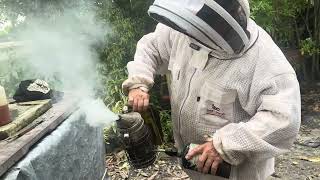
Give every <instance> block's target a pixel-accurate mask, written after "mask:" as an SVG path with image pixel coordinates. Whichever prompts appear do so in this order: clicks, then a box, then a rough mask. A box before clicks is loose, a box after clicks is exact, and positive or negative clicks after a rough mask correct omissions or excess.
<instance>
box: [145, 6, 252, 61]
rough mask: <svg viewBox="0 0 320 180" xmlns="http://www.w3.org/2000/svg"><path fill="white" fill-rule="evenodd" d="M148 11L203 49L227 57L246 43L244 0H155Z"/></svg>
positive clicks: (247, 18)
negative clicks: (219, 52) (205, 48)
mask: <svg viewBox="0 0 320 180" xmlns="http://www.w3.org/2000/svg"><path fill="white" fill-rule="evenodd" d="M148 13H149V15H150V16H151V17H152V18H154V19H155V20H157V21H159V22H160V23H163V24H165V25H167V26H169V27H171V28H173V29H175V30H177V31H180V32H181V33H184V34H186V35H188V36H189V37H191V38H192V39H194V40H196V41H197V42H199V43H201V44H202V45H204V46H206V47H207V48H210V49H213V50H216V51H223V52H224V54H227V55H229V56H230V55H231V56H232V55H237V54H239V53H241V52H242V51H243V50H244V48H245V47H246V46H248V45H249V41H250V40H249V39H250V33H249V32H248V31H247V23H248V21H249V16H250V10H249V3H248V0H155V2H154V3H153V5H152V6H150V8H149V11H148Z"/></svg>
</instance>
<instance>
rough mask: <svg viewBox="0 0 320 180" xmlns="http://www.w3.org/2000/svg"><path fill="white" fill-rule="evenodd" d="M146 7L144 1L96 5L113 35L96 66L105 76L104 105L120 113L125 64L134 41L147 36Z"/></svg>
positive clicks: (123, 102)
mask: <svg viewBox="0 0 320 180" xmlns="http://www.w3.org/2000/svg"><path fill="white" fill-rule="evenodd" d="M147 7H148V4H147V3H146V2H145V1H142V0H140V1H134V2H131V1H123V0H122V1H114V2H110V1H103V2H99V3H98V12H99V17H100V18H101V19H102V20H104V21H106V22H108V23H109V24H110V25H111V30H112V33H110V34H108V35H107V39H108V42H107V44H106V45H105V47H103V48H101V49H100V50H99V51H100V59H101V64H100V66H99V70H100V72H101V73H102V74H103V75H104V77H105V78H104V84H105V85H106V87H105V102H106V103H107V104H109V105H110V106H111V107H113V110H114V111H116V112H119V110H120V107H121V106H122V105H123V104H125V103H126V101H127V99H126V97H125V95H124V94H123V93H122V92H121V84H122V82H123V81H124V80H125V79H126V78H127V73H126V64H127V63H128V62H129V61H131V60H133V56H134V53H135V48H136V43H137V41H138V40H139V39H140V38H141V37H142V36H143V35H144V34H145V33H146V30H145V28H144V27H146V26H152V24H147V23H148V22H150V21H147V20H146V19H147V18H148V17H147V14H146V13H141V9H146V8H147Z"/></svg>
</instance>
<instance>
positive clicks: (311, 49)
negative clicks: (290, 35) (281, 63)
mask: <svg viewBox="0 0 320 180" xmlns="http://www.w3.org/2000/svg"><path fill="white" fill-rule="evenodd" d="M300 45H301V48H300V51H301V54H302V55H306V56H312V55H314V54H318V53H320V48H319V47H317V45H316V42H314V41H313V40H312V39H311V38H307V39H305V40H303V41H301V42H300Z"/></svg>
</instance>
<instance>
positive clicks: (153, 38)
mask: <svg viewBox="0 0 320 180" xmlns="http://www.w3.org/2000/svg"><path fill="white" fill-rule="evenodd" d="M171 31H173V30H172V29H171V28H169V27H167V26H165V25H163V24H160V23H159V24H158V25H157V27H156V30H155V31H154V32H153V33H150V34H147V35H145V36H143V37H142V39H141V40H140V41H139V42H138V44H137V49H136V53H135V56H134V61H130V62H129V63H128V65H127V69H128V73H129V76H128V79H127V80H126V81H124V82H123V84H122V89H123V92H124V93H128V91H129V90H130V89H134V88H138V87H145V88H147V89H150V88H151V87H152V86H153V84H154V81H153V80H154V75H155V74H156V73H162V72H164V71H166V70H167V69H168V61H169V57H170V50H171V40H170V34H171Z"/></svg>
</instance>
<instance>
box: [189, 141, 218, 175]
mask: <svg viewBox="0 0 320 180" xmlns="http://www.w3.org/2000/svg"><path fill="white" fill-rule="evenodd" d="M196 155H200V156H199V159H198V162H197V169H198V171H199V172H202V173H204V174H208V172H209V170H210V169H211V174H212V175H215V174H216V172H217V169H218V166H219V164H220V163H222V162H223V159H222V158H221V156H220V155H219V153H218V152H217V151H216V149H215V148H214V146H213V143H212V141H208V142H206V143H204V144H202V145H199V146H197V147H196V148H194V149H192V150H190V151H189V152H188V154H187V155H186V159H187V160H190V159H192V157H194V156H196Z"/></svg>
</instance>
